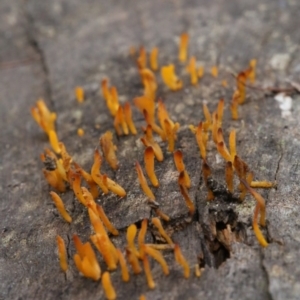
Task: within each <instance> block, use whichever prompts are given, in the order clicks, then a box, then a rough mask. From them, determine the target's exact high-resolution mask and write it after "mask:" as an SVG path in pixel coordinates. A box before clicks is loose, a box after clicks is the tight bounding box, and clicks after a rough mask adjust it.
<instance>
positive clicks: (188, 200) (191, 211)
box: [179, 172, 195, 215]
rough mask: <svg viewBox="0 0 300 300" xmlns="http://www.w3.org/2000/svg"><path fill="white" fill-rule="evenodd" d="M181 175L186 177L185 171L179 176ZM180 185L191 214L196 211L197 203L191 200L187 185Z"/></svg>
mask: <svg viewBox="0 0 300 300" xmlns="http://www.w3.org/2000/svg"><path fill="white" fill-rule="evenodd" d="M180 177H181V178H184V173H183V172H181V173H180V175H179V178H180ZM179 187H180V192H181V194H182V196H183V198H184V200H185V204H186V206H187V207H188V209H189V213H190V215H193V214H194V213H195V205H194V203H193V201H192V200H191V198H190V196H189V193H188V191H187V189H186V187H185V186H184V185H183V184H179Z"/></svg>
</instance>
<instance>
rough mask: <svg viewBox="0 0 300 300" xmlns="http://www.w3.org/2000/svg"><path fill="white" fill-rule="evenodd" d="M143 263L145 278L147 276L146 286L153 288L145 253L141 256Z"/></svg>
mask: <svg viewBox="0 0 300 300" xmlns="http://www.w3.org/2000/svg"><path fill="white" fill-rule="evenodd" d="M143 265H144V271H145V275H146V278H147V283H148V287H149V288H150V289H154V288H155V282H154V280H153V277H152V273H151V268H150V264H149V260H148V256H147V255H144V257H143Z"/></svg>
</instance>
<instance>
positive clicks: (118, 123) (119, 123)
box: [114, 106, 129, 136]
mask: <svg viewBox="0 0 300 300" xmlns="http://www.w3.org/2000/svg"><path fill="white" fill-rule="evenodd" d="M114 127H115V130H116V132H117V135H119V136H120V135H122V131H123V133H124V134H125V135H128V133H129V131H128V126H127V123H126V121H125V114H124V110H123V107H122V106H119V109H118V111H117V114H116V116H115V120H114Z"/></svg>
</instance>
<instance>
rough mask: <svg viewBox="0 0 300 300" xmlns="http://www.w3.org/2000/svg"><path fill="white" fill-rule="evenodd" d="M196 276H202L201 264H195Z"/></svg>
mask: <svg viewBox="0 0 300 300" xmlns="http://www.w3.org/2000/svg"><path fill="white" fill-rule="evenodd" d="M195 276H196V277H200V276H201V270H200V266H199V264H196V265H195Z"/></svg>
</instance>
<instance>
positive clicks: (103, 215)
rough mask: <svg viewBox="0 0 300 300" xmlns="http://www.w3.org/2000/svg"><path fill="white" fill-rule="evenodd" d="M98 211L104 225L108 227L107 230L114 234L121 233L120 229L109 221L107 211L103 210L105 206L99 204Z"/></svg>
mask: <svg viewBox="0 0 300 300" xmlns="http://www.w3.org/2000/svg"><path fill="white" fill-rule="evenodd" d="M97 212H98V215H99V217H100V219H101V221H102V222H103V224H104V226H105V227H106V228H107V230H108V231H109V232H110V233H112V234H113V235H119V231H118V230H117V229H116V228H115V226H114V225H113V224H112V223H111V222H110V221H109V219H108V217H107V215H106V213H105V211H104V210H103V207H102V206H101V205H99V204H97Z"/></svg>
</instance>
